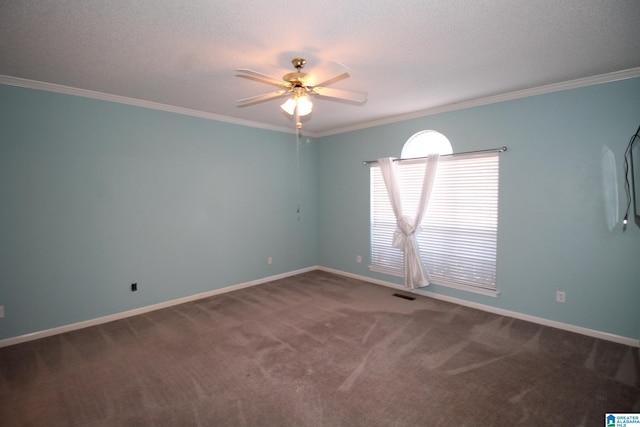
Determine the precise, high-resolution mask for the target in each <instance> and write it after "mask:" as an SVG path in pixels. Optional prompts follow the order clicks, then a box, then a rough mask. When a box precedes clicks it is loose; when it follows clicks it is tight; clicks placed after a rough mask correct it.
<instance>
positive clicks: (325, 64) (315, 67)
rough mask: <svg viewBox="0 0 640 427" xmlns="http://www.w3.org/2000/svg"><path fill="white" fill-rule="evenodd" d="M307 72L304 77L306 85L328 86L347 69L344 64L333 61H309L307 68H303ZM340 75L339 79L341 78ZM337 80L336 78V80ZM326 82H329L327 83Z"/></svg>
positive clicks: (346, 71)
mask: <svg viewBox="0 0 640 427" xmlns="http://www.w3.org/2000/svg"><path fill="white" fill-rule="evenodd" d="M303 71H304V72H306V73H307V75H306V76H305V78H304V81H305V84H307V86H311V87H316V86H328V85H329V84H331V83H335V82H333V79H334V78H336V77H338V76H342V75H343V74H345V73H348V71H349V69H348V68H347V66H346V65H344V64H341V63H339V62H334V61H320V62H317V61H309V63H308V64H307V68H305V69H304V70H303ZM342 78H343V77H341V78H340V79H339V80H342ZM336 81H337V80H336ZM326 82H329V84H327V83H326Z"/></svg>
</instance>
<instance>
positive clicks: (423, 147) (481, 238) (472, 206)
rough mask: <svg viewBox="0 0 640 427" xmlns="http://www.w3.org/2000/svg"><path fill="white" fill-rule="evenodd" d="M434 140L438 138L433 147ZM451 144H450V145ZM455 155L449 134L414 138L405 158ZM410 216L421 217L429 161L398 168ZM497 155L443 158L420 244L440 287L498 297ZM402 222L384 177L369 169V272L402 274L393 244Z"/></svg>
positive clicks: (399, 256) (427, 133)
mask: <svg viewBox="0 0 640 427" xmlns="http://www.w3.org/2000/svg"><path fill="white" fill-rule="evenodd" d="M432 141H436V142H435V143H433V144H432ZM445 142H446V143H445ZM435 151H438V152H441V154H450V153H451V144H449V142H448V140H447V139H446V137H445V136H444V135H442V134H440V133H438V132H435V131H423V132H420V133H418V134H416V135H414V136H413V137H411V138H410V139H409V140H408V141H407V143H406V144H405V147H404V149H403V151H402V157H403V158H407V157H424V156H425V155H426V153H429V152H435ZM398 166H399V167H398V173H399V178H400V188H401V192H402V203H403V211H404V212H415V210H416V206H417V204H418V199H419V197H420V190H421V188H420V187H421V184H422V178H423V176H424V167H425V162H424V160H408V161H402V162H401V163H400V164H399V165H398ZM498 173H499V154H498V152H491V153H477V154H465V155H459V156H458V155H456V156H441V157H440V162H439V164H438V169H437V173H436V179H435V183H434V186H433V192H432V194H431V200H430V201H429V205H428V207H427V211H426V213H425V215H424V218H423V221H422V224H421V228H422V231H421V232H420V233H419V234H418V236H417V240H418V245H419V246H420V251H421V258H422V261H423V263H424V265H425V266H426V268H427V271H428V272H429V275H430V276H431V281H432V283H434V284H437V285H443V286H450V287H455V288H460V289H465V290H470V291H473V292H478V293H482V294H487V295H496V294H497V291H496V249H497V232H498V178H499V175H498ZM395 228H396V219H395V216H394V214H393V210H392V208H391V204H390V202H389V198H388V196H387V190H386V187H385V184H384V179H383V178H382V173H381V172H380V168H379V167H378V166H377V165H375V164H374V165H372V166H371V260H372V264H371V266H370V269H371V270H372V271H377V272H380V273H386V274H391V275H396V276H403V274H404V273H403V272H404V266H403V256H402V252H401V251H400V250H399V249H396V248H393V247H392V246H391V241H392V238H393V233H394V231H395Z"/></svg>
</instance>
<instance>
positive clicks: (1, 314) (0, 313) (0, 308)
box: [0, 305, 4, 319]
mask: <svg viewBox="0 0 640 427" xmlns="http://www.w3.org/2000/svg"><path fill="white" fill-rule="evenodd" d="M3 317H4V305H0V319H2V318H3Z"/></svg>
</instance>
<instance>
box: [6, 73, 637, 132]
mask: <svg viewBox="0 0 640 427" xmlns="http://www.w3.org/2000/svg"><path fill="white" fill-rule="evenodd" d="M636 77H640V67H637V68H630V69H627V70H621V71H614V72H612V73H606V74H600V75H597V76H592V77H585V78H581V79H576V80H569V81H566V82H561V83H553V84H549V85H545V86H539V87H534V88H530V89H523V90H518V91H514V92H508V93H504V94H499V95H493V96H487V97H483V98H476V99H470V100H467V101H461V102H456V103H453V104H447V105H441V106H438V107H433V108H428V109H426V110H420V111H414V112H412V113H407V114H401V115H398V116H391V117H385V118H383V119H379V120H373V121H368V122H362V123H358V124H355V125H350V126H345V127H340V128H336V129H331V130H328V131H321V132H305V136H308V137H312V138H322V137H325V136H331V135H337V134H341V133H346V132H352V131H356V130H362V129H367V128H371V127H376V126H382V125H386V124H391V123H397V122H402V121H406V120H411V119H416V118H420V117H426V116H433V115H435V114H441V113H448V112H451V111H457V110H463V109H466V108H472V107H480V106H483V105H489V104H495V103H498V102H504V101H513V100H515V99H521V98H526V97H529V96H536V95H544V94H547V93H553V92H559V91H563V90H569V89H577V88H581V87H585V86H592V85H597V84H602V83H609V82H614V81H618V80H626V79H632V78H636ZM0 84H5V85H9V86H17V87H23V88H28V89H36V90H44V91H48V92H55V93H61V94H66V95H74V96H81V97H85V98H92V99H98V100H102V101H109V102H115V103H119V104H127V105H133V106H136V107H142V108H150V109H153V110H160V111H166V112H169V113H176V114H182V115H186V116H193V117H199V118H203V119H208V120H215V121H219V122H225V123H231V124H236V125H240V126H247V127H252V128H258V129H265V130H271V131H275V132H284V133H295V130H292V129H290V128H288V127H284V126H274V125H269V124H265V123H258V122H253V121H250V120H242V119H236V118H233V117H228V116H223V115H220V114H213V113H207V112H204V111H199V110H192V109H189V108H182V107H176V106H172V105H167V104H161V103H158V102H151V101H144V100H141V99H135V98H128V97H125V96H119V95H111V94H108V93H103V92H95V91H92V90H87V89H78V88H74V87H70V86H63V85H58V84H54V83H46V82H40V81H37V80H29V79H22V78H19V77H11V76H6V75H1V74H0Z"/></svg>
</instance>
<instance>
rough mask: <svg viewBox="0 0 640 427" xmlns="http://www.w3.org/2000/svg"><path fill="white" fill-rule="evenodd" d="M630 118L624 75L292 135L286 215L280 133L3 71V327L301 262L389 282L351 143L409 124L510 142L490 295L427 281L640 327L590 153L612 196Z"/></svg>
mask: <svg viewBox="0 0 640 427" xmlns="http://www.w3.org/2000/svg"><path fill="white" fill-rule="evenodd" d="M639 124H640V79H632V80H625V81H620V82H613V83H608V84H602V85H596V86H591V87H587V88H581V89H575V90H569V91H563V92H557V93H553V94H547V95H541V96H535V97H530V98H525V99H520V100H515V101H510V102H504V103H499V104H492V105H488V106H483V107H477V108H470V109H466V110H460V111H456V112H450V113H445V114H439V115H435V116H428V117H424V118H419V119H414V120H409V121H405V122H400V123H394V124H389V125H385V126H379V127H376V128H370V129H365V130H361V131H355V132H349V133H344V134H340V135H335V136H330V137H325V138H321V139H318V140H315V141H314V140H311V141H309V142H307V140H306V139H303V142H302V145H301V160H302V167H301V171H302V191H301V195H302V208H303V215H302V218H301V219H300V220H298V219H297V216H296V212H295V208H296V182H295V175H296V171H295V137H294V136H293V135H292V134H285V133H279V132H272V131H266V130H259V129H253V128H248V127H243V126H237V125H232V124H227V123H221V122H215V121H210V120H204V119H198V118H193V117H187V116H181V115H177V114H171V113H166V112H160V111H154V110H148V109H143V108H137V107H132V106H126V105H120V104H114V103H108V102H102V101H96V100H91V99H85V98H79V97H73V96H66V95H60V94H54V93H47V92H41V91H35V90H29V89H21V88H14V87H9V86H0V305H4V307H5V312H6V317H5V318H4V319H0V339H4V338H9V337H14V336H19V335H23V334H26V333H30V332H35V331H40V330H44V329H48V328H53V327H57V326H62V325H67V324H70V323H74V322H80V321H83V320H88V319H93V318H96V317H100V316H105V315H109V314H113V313H118V312H122V311H126V310H130V309H134V308H138V307H144V306H147V305H151V304H155V303H159V302H163V301H169V300H172V299H175V298H179V297H182V296H187V295H193V294H196V293H199V292H205V291H208V290H212V289H219V288H223V287H225V286H229V285H233V284H237V283H243V282H246V281H250V280H254V279H259V278H264V277H269V276H272V275H276V274H280V273H284V272H289V271H295V270H297V269H301V268H305V267H309V266H313V265H323V266H326V267H330V268H334V269H338V270H342V271H345V272H349V273H355V274H360V275H363V276H367V277H371V278H375V279H382V280H387V281H390V282H395V283H399V280H398V279H396V278H394V277H391V276H385V275H381V274H376V273H371V272H369V271H368V269H367V262H368V258H369V224H368V218H369V169H368V167H365V166H362V163H361V162H362V160H368V159H376V158H378V157H383V156H389V155H395V156H399V154H400V150H401V148H402V145H403V144H404V142H405V141H406V139H407V138H408V137H409V136H411V135H412V134H413V133H415V132H417V131H419V130H422V129H436V130H438V131H440V132H443V133H444V134H445V135H447V136H448V137H449V139H450V140H451V142H452V145H453V147H454V150H455V151H467V150H475V149H485V148H490V147H498V146H502V145H506V146H508V147H509V151H508V152H506V153H504V154H503V155H502V157H501V187H500V230H499V241H498V287H499V289H500V291H501V294H500V296H499V297H498V298H491V297H484V296H479V295H475V294H469V293H465V292H461V291H456V290H452V289H448V288H442V287H437V286H433V287H431V288H429V292H437V293H440V294H444V295H450V296H453V297H457V298H463V299H467V300H469V301H474V302H479V303H482V304H486V305H491V306H495V307H499V308H503V309H507V310H513V311H517V312H520V313H524V314H530V315H534V316H539V317H543V318H546V319H550V320H557V321H560V322H565V323H569V324H573V325H577V326H582V327H587V328H591V329H595V330H599V331H603V332H610V333H613V334H617V335H621V336H624V337H632V338H637V339H640V314H639V313H640V311H639V310H638V306H640V262H638V260H639V259H640V229H638V228H637V227H636V226H635V225H634V226H632V227H630V228H629V230H628V231H627V232H626V233H624V234H623V233H622V232H621V230H620V224H619V223H618V224H616V227H615V228H614V229H613V230H610V229H609V227H608V224H607V215H606V211H607V209H609V210H610V209H611V206H607V205H606V204H605V193H606V192H605V190H604V189H603V188H604V187H605V186H604V184H603V182H605V181H606V180H607V178H609V177H610V175H611V173H610V172H606V173H603V168H602V157H603V151H604V150H606V149H609V150H611V152H612V153H613V155H614V157H615V161H616V166H617V173H618V175H617V187H618V188H617V192H618V195H619V198H620V199H619V202H618V206H617V208H618V209H619V210H620V211H621V210H623V208H624V205H625V200H624V191H623V187H622V186H623V177H622V156H623V153H624V150H625V148H626V144H627V142H628V140H629V138H630V137H631V135H632V134H633V132H635V130H636V128H637V127H638V125H639ZM357 255H360V256H362V257H363V259H364V262H363V263H362V264H357V263H356V256H357ZM268 256H272V257H273V258H274V264H273V265H271V266H269V265H267V264H266V258H267V257H268ZM132 282H137V283H138V284H139V287H140V291H138V292H135V293H132V292H131V291H130V290H129V285H130V283H132ZM556 290H563V291H565V292H566V293H567V302H566V304H558V303H556V302H555V301H554V299H555V291H556Z"/></svg>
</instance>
